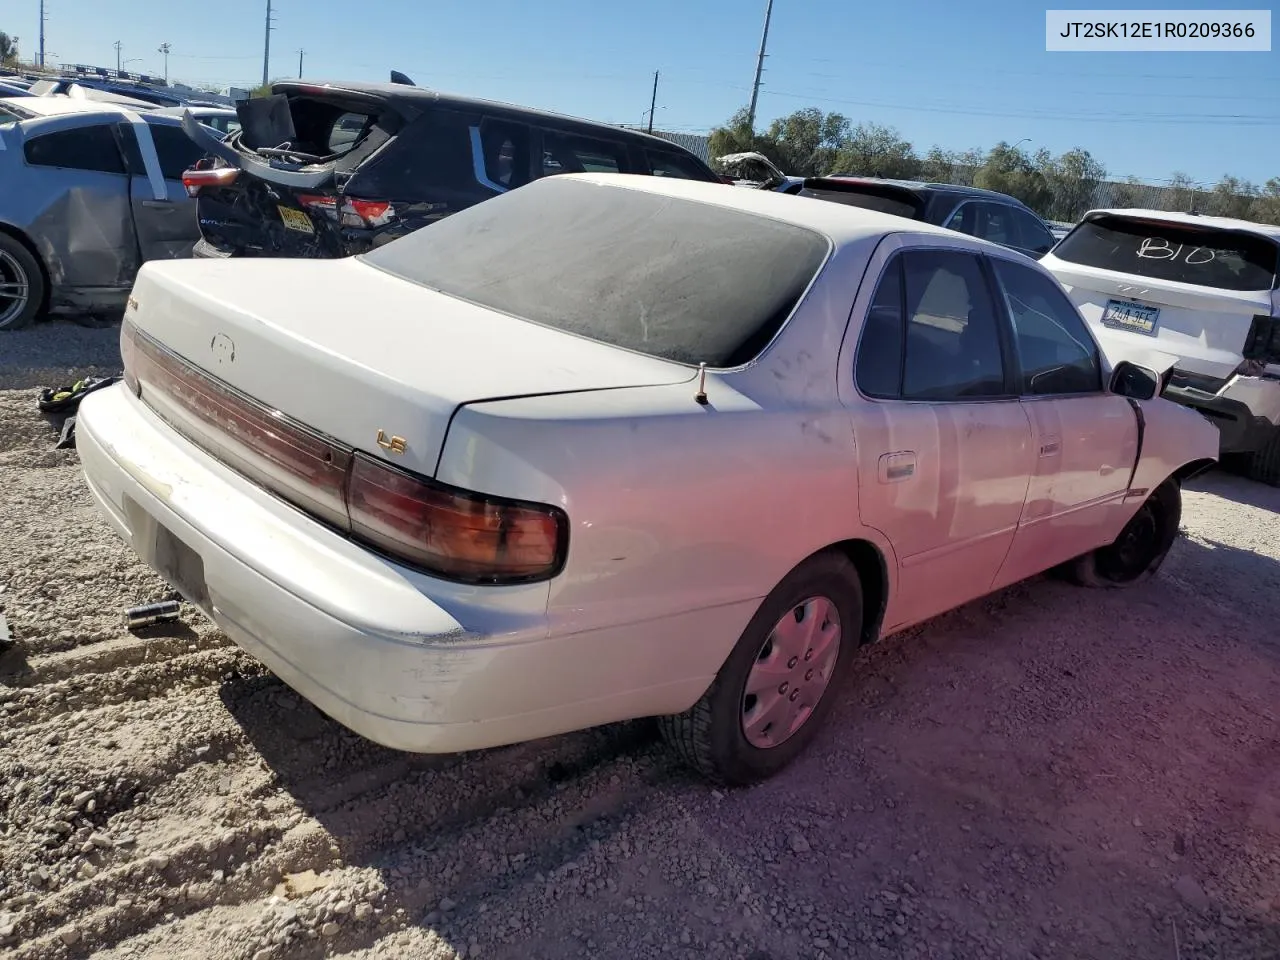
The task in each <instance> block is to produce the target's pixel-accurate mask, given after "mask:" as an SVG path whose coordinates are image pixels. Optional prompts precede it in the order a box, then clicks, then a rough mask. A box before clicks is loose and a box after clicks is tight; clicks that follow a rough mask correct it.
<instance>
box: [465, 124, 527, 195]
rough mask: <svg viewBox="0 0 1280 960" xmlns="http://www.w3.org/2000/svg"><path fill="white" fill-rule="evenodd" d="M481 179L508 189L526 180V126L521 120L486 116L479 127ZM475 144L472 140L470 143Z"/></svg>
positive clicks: (491, 184)
mask: <svg viewBox="0 0 1280 960" xmlns="http://www.w3.org/2000/svg"><path fill="white" fill-rule="evenodd" d="M479 141H480V142H479V149H480V160H479V164H478V166H479V169H480V170H482V171H483V174H484V176H483V178H478V179H481V182H482V183H484V185H485V186H487V187H492V188H494V189H499V190H510V189H511V188H513V187H520V186H523V185H524V184H526V183H528V182H529V179H530V176H529V169H530V167H529V142H530V135H529V128H528V127H526V126H525V125H524V124H522V123H508V122H506V121H502V120H485V121H484V122H483V123H481V124H480V130H479ZM473 146H474V144H473Z"/></svg>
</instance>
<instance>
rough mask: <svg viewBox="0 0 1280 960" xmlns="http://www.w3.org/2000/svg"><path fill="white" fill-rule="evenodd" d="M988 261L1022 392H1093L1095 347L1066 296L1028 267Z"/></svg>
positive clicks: (1098, 375)
mask: <svg viewBox="0 0 1280 960" xmlns="http://www.w3.org/2000/svg"><path fill="white" fill-rule="evenodd" d="M991 259H992V262H993V263H994V264H995V271H996V278H997V279H998V280H999V282H1000V286H1001V288H1002V289H1003V291H1004V297H1005V302H1006V303H1007V304H1008V305H1009V315H1010V317H1012V319H1013V329H1014V339H1015V342H1016V343H1017V347H1018V360H1019V362H1020V363H1021V365H1022V392H1023V394H1024V395H1027V396H1046V395H1053V394H1071V393H1097V392H1099V391H1100V390H1101V389H1102V364H1101V362H1100V361H1099V359H1098V349H1097V346H1096V345H1095V344H1094V341H1093V338H1092V337H1091V336H1089V331H1088V330H1087V329H1086V328H1085V325H1084V320H1083V319H1081V317H1080V314H1079V312H1078V311H1077V310H1076V308H1075V307H1074V306H1072V305H1071V301H1070V300H1068V299H1067V296H1066V294H1064V293H1063V292H1062V291H1061V290H1060V289H1059V288H1058V285H1057V284H1056V283H1054V282H1053V281H1052V280H1050V279H1049V278H1048V277H1046V276H1044V275H1043V274H1041V273H1039V272H1038V271H1036V270H1032V269H1031V268H1030V267H1024V266H1022V265H1021V264H1017V263H1010V262H1009V261H1007V260H999V259H997V258H995V257H992V258H991Z"/></svg>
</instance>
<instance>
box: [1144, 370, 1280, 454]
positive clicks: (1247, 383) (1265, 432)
mask: <svg viewBox="0 0 1280 960" xmlns="http://www.w3.org/2000/svg"><path fill="white" fill-rule="evenodd" d="M1164 396H1165V397H1166V398H1167V399H1169V400H1172V401H1173V402H1175V403H1180V404H1182V405H1183V406H1185V407H1191V408H1193V409H1195V410H1198V411H1199V412H1200V413H1201V414H1203V415H1204V416H1205V417H1206V418H1207V419H1209V420H1211V421H1212V422H1213V423H1214V424H1215V425H1216V426H1217V428H1218V432H1219V433H1220V434H1221V436H1222V442H1221V451H1222V453H1249V452H1251V451H1254V450H1257V449H1258V448H1259V447H1261V446H1262V445H1263V444H1264V443H1265V442H1266V440H1267V438H1268V437H1270V436H1271V434H1272V432H1273V431H1274V430H1276V429H1277V428H1280V381H1278V380H1272V379H1270V378H1263V377H1233V378H1232V380H1231V381H1230V382H1229V383H1228V384H1227V385H1226V387H1224V388H1223V389H1222V390H1221V391H1219V392H1217V393H1211V392H1209V391H1208V390H1200V389H1197V388H1196V387H1194V386H1187V385H1182V386H1179V385H1176V384H1171V385H1170V386H1168V387H1166V388H1165V391H1164Z"/></svg>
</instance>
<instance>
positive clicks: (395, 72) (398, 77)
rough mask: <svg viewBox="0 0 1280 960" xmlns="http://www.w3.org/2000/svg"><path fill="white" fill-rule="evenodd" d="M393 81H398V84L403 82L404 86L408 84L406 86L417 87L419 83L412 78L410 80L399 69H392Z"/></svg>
mask: <svg viewBox="0 0 1280 960" xmlns="http://www.w3.org/2000/svg"><path fill="white" fill-rule="evenodd" d="M391 82H392V83H398V84H401V85H402V86H406V87H416V86H417V84H416V83H414V82H413V81H412V80H410V79H409V78H408V77H406V76H405V75H404V74H403V73H401V72H400V71H399V70H392V71H391Z"/></svg>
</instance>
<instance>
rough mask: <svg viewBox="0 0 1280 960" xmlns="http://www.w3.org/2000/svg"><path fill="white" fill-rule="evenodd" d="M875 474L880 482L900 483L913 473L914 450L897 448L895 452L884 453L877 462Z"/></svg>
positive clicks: (914, 466)
mask: <svg viewBox="0 0 1280 960" xmlns="http://www.w3.org/2000/svg"><path fill="white" fill-rule="evenodd" d="M876 472H877V474H878V475H879V480H880V482H881V483H901V482H902V481H903V480H908V479H910V478H911V477H912V476H914V475H915V472H916V452H915V451H914V450H899V451H898V452H897V453H886V454H884V455H883V456H881V457H880V462H879V463H878V464H877V471H876Z"/></svg>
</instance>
